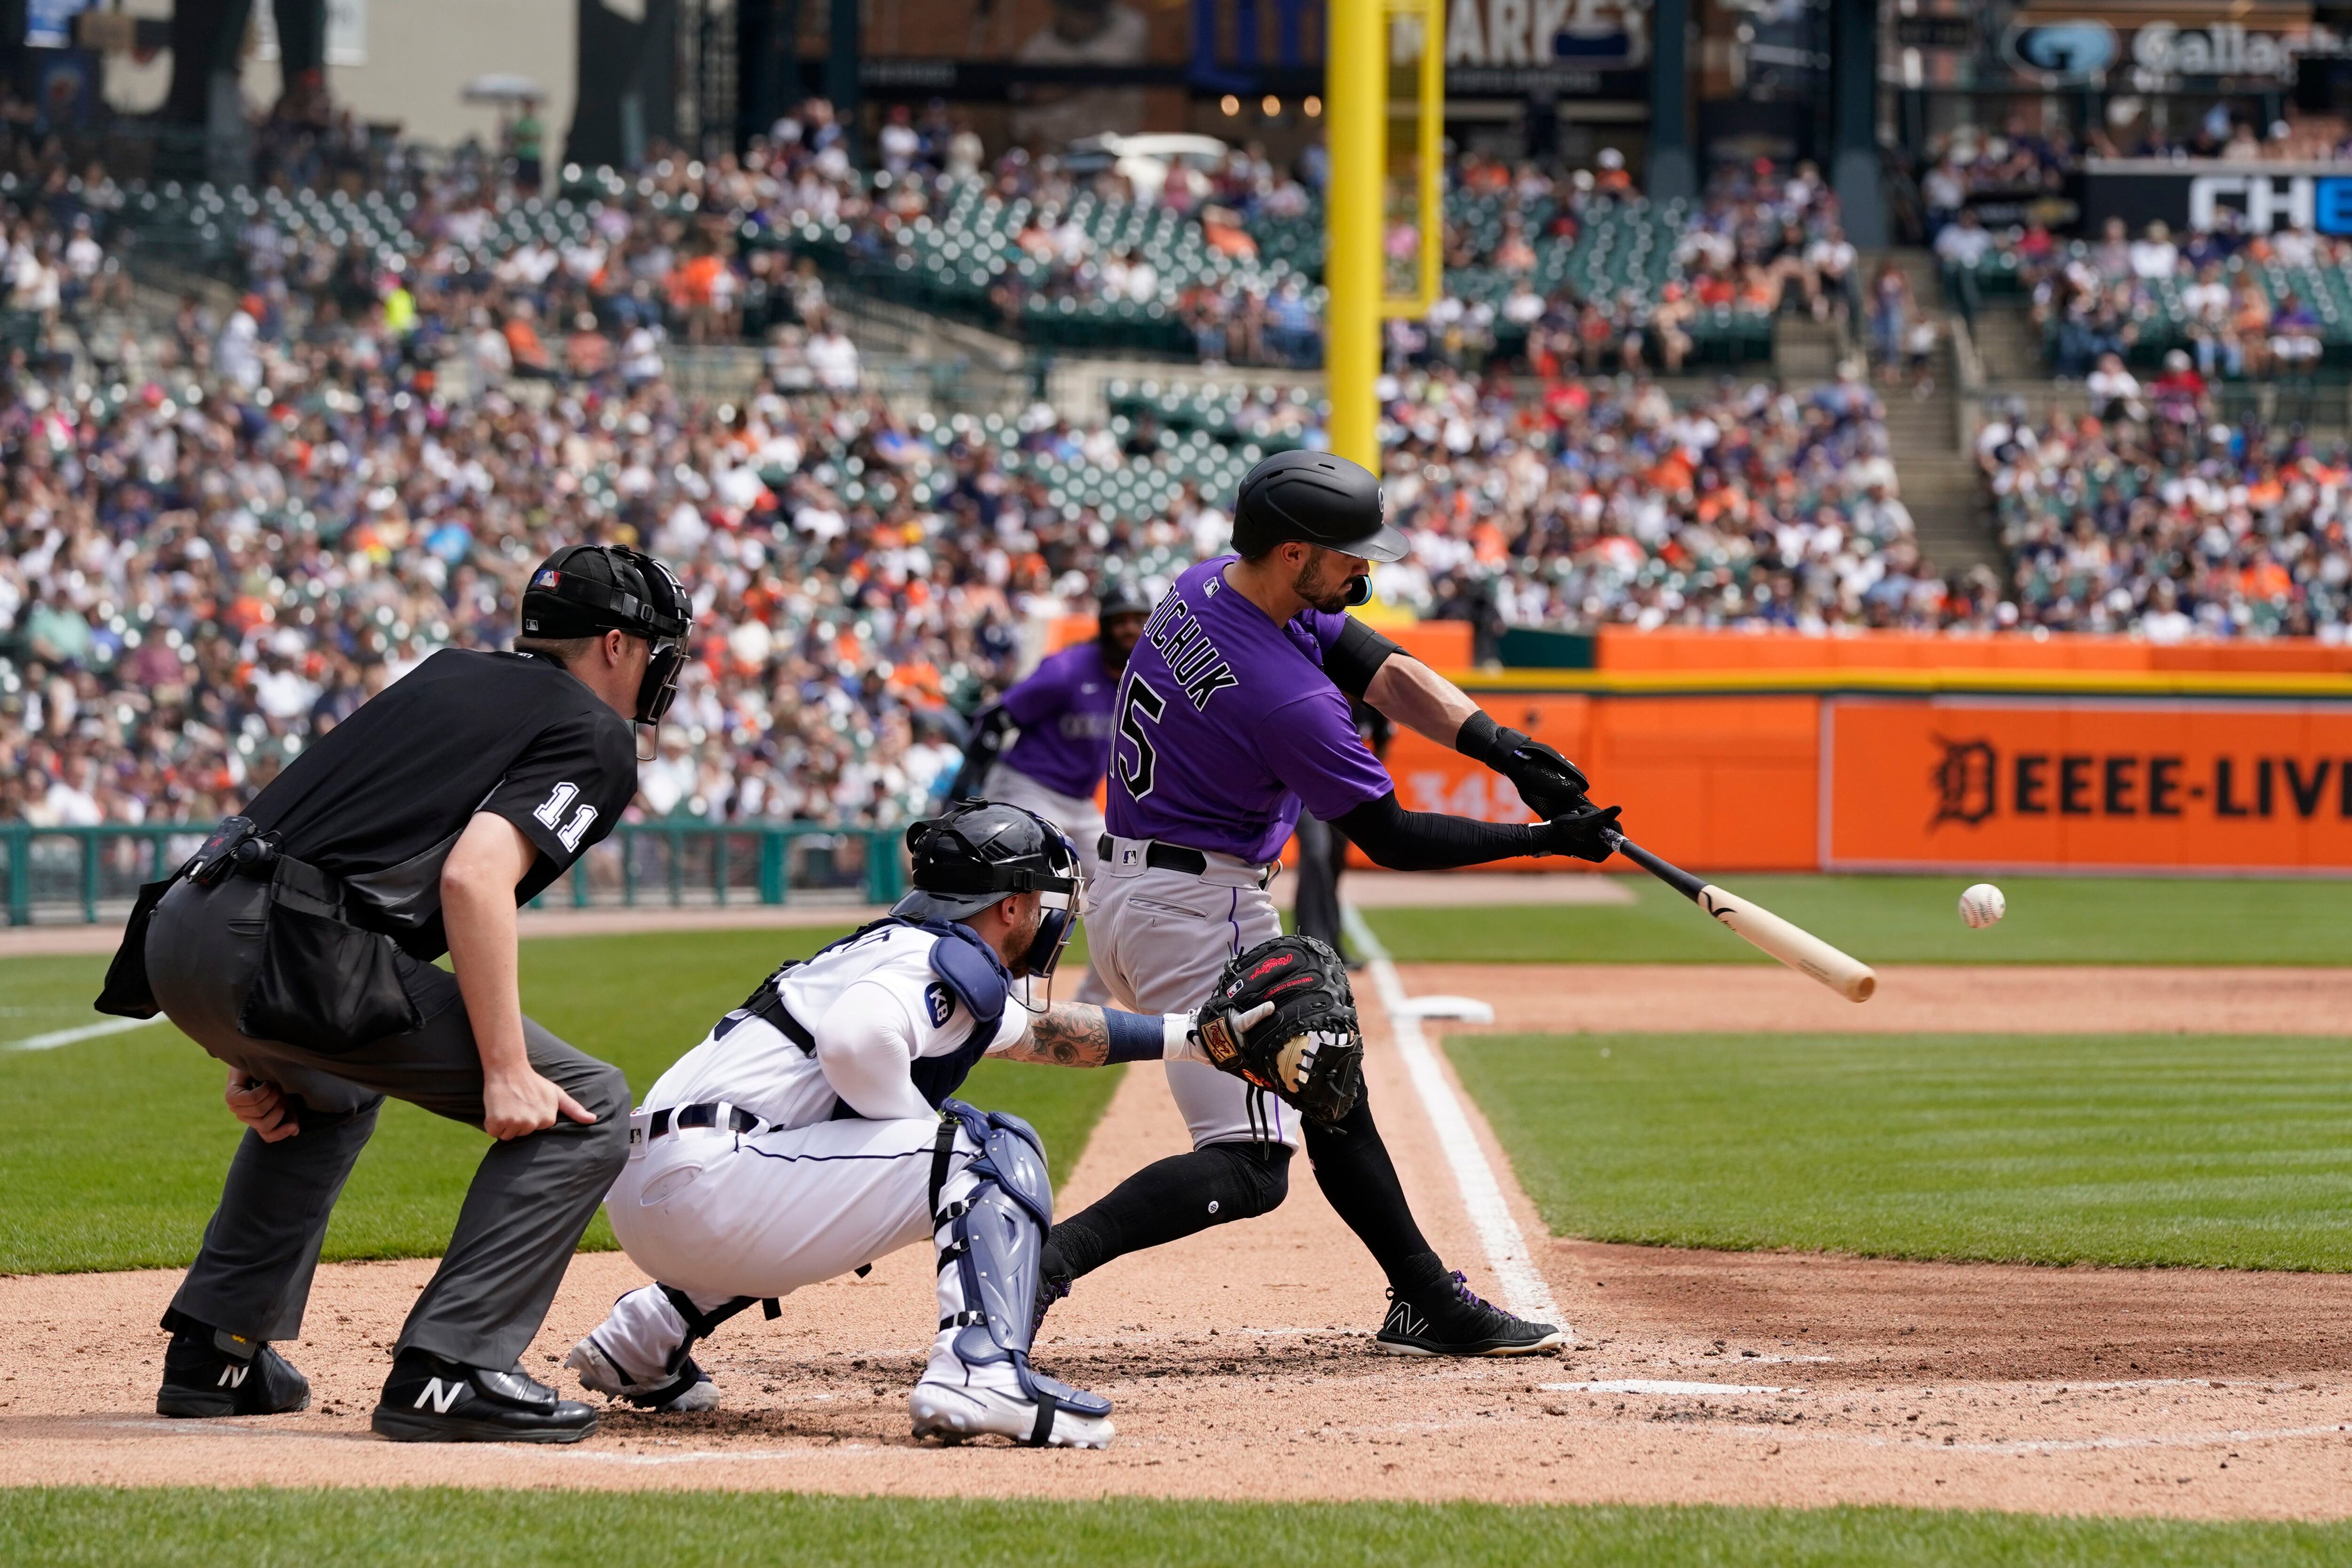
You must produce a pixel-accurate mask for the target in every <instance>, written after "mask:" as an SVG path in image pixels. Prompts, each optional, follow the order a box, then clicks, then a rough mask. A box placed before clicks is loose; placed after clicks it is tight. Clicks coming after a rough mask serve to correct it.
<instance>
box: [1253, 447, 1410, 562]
mask: <svg viewBox="0 0 2352 1568" xmlns="http://www.w3.org/2000/svg"><path fill="white" fill-rule="evenodd" d="M1382 511H1383V507H1382V504H1381V482H1380V480H1379V479H1377V478H1375V477H1374V476H1373V475H1372V474H1371V472H1370V470H1369V469H1367V468H1364V467H1362V466H1361V465H1358V464H1354V463H1350V462H1349V461H1348V459H1346V458H1344V457H1339V456H1335V455H1332V454H1331V453H1328V452H1277V453H1276V454H1275V455H1273V456H1271V457H1269V458H1267V459H1266V460H1265V462H1263V463H1260V464H1259V465H1257V466H1256V467H1255V468H1253V469H1251V470H1250V471H1249V473H1248V474H1247V476H1244V478H1243V480H1242V488H1241V496H1240V498H1239V499H1238V500H1236V501H1235V502H1234V549H1237V550H1239V551H1240V552H1241V553H1242V555H1243V556H1244V558H1246V559H1253V560H1254V559H1256V558H1257V557H1259V556H1262V555H1264V554H1265V552H1266V551H1268V550H1270V549H1273V548H1274V547H1275V546H1276V545H1278V544H1282V543H1285V542H1286V541H1288V540H1291V539H1298V540H1301V541H1303V542H1305V543H1307V544H1310V545H1321V546H1323V547H1324V548H1325V549H1336V550H1341V551H1344V552H1346V553H1347V554H1349V555H1352V556H1361V557H1362V558H1363V559H1366V560H1402V559H1404V558H1405V554H1406V552H1407V551H1408V550H1410V549H1412V545H1411V543H1410V542H1409V541H1408V540H1407V539H1406V538H1405V537H1404V533H1403V530H1402V529H1400V528H1394V527H1392V526H1391V525H1390V524H1389V522H1388V521H1387V519H1386V518H1385V517H1383V516H1382Z"/></svg>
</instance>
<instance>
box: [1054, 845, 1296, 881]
mask: <svg viewBox="0 0 2352 1568" xmlns="http://www.w3.org/2000/svg"><path fill="white" fill-rule="evenodd" d="M1117 853H1118V840H1117V839H1116V838H1115V837H1113V836H1112V835H1111V834H1109V833H1105V834H1104V835H1103V836H1102V837H1101V838H1099V839H1097V840H1096V841H1095V854H1096V855H1097V857H1098V858H1099V859H1100V860H1101V861H1102V862H1103V863H1104V864H1105V865H1108V864H1110V863H1111V857H1112V856H1113V855H1115V854H1117ZM1233 858H1234V857H1232V856H1228V855H1219V856H1218V857H1217V861H1216V863H1212V862H1210V860H1209V857H1208V856H1207V855H1205V854H1203V853H1202V852H1200V851H1199V850H1192V849H1186V848H1185V847H1184V846H1183V845H1182V844H1167V843H1162V842H1160V841H1159V840H1158V839H1150V840H1147V841H1145V843H1144V848H1143V863H1144V864H1145V865H1147V866H1149V867H1150V868H1151V869H1152V870H1154V871H1172V872H1180V873H1182V874H1184V875H1186V876H1197V877H1201V878H1203V879H1205V880H1207V881H1209V882H1213V883H1216V884H1217V885H1218V886H1221V887H1228V886H1230V887H1261V888H1262V887H1265V886H1266V885H1267V884H1268V883H1272V882H1273V881H1274V879H1275V877H1276V875H1277V874H1279V873H1280V872H1281V870H1282V864H1281V862H1278V861H1277V862H1274V863H1273V864H1271V865H1265V866H1255V865H1249V864H1247V863H1244V864H1242V865H1240V866H1238V867H1234V868H1233V869H1230V870H1229V869H1228V865H1229V863H1230V862H1231V861H1232V860H1233Z"/></svg>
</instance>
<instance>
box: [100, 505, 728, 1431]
mask: <svg viewBox="0 0 2352 1568" xmlns="http://www.w3.org/2000/svg"><path fill="white" fill-rule="evenodd" d="M690 614H691V610H690V606H689V604H688V601H687V599H686V596H685V595H684V593H683V592H682V591H680V590H679V587H678V584H677V580H676V579H675V578H674V577H672V576H671V574H670V572H669V570H668V569H667V568H666V567H664V566H663V565H662V564H661V563H660V562H659V561H657V560H655V559H652V558H651V557H649V556H645V555H640V554H638V553H637V552H635V551H634V550H629V549H620V548H618V547H614V546H590V545H578V546H572V547H571V548H568V549H562V550H559V551H557V552H556V553H555V554H554V555H552V556H551V557H549V558H548V559H547V560H546V561H545V562H544V563H543V564H542V565H541V567H540V568H539V569H538V570H536V571H535V572H533V573H532V574H531V578H530V584H529V586H528V588H527V589H526V590H525V591H524V594H523V600H522V630H521V635H520V636H519V637H518V638H517V639H516V642H515V651H514V652H513V653H479V652H470V651H461V650H457V649H446V650H444V651H442V652H440V653H436V654H434V655H433V656H432V657H431V658H429V659H427V660H426V661H425V663H424V664H420V665H419V666H417V668H416V669H415V670H414V671H413V672H411V673H410V674H407V675H405V676H404V677H403V678H402V679H400V680H399V681H397V682H395V683H394V685H391V686H390V687H388V688H387V689H386V690H385V691H384V692H383V694H382V695H378V696H376V697H375V698H374V699H373V700H372V701H370V702H368V703H367V704H366V705H364V706H362V707H361V708H360V709H359V711H358V712H356V713H354V714H353V715H352V716H351V718H350V719H349V720H347V721H346V722H344V723H343V724H341V725H340V726H338V727H336V728H335V729H333V730H332V731H331V732H330V733H329V734H328V735H327V736H326V737H324V738H323V739H321V740H320V742H319V744H318V745H317V746H316V747H313V748H311V749H310V750H309V751H307V752H305V753H303V754H302V755H301V756H300V757H299V758H296V759H295V761H294V762H293V764H292V765H291V766H289V768H287V769H286V770H285V772H283V773H282V774H280V775H279V776H278V778H277V779H275V780H273V781H272V782H271V783H270V784H269V786H268V788H267V789H264V790H262V792H261V793H260V795H259V796H258V797H257V798H256V799H255V800H254V801H253V802H252V804H251V805H250V806H248V807H247V815H246V816H244V817H232V818H230V819H229V820H228V821H226V822H224V823H222V824H221V827H220V828H219V829H218V830H217V831H215V833H214V834H213V836H212V838H211V839H209V840H207V841H206V842H205V847H204V849H203V850H202V851H200V852H198V854H197V856H196V857H195V858H194V860H192V861H191V862H189V863H188V864H187V865H186V866H184V867H183V868H182V869H181V871H180V873H179V874H178V875H177V876H175V877H174V878H173V880H172V881H171V882H170V883H160V884H155V885H152V886H151V887H149V888H147V889H143V890H142V899H141V903H140V906H139V908H138V909H137V910H135V911H134V913H133V915H132V919H131V928H130V930H129V931H128V932H127V933H126V934H125V939H124V942H123V949H122V952H121V954H119V955H118V956H116V959H115V964H114V967H113V968H112V969H111V970H110V972H109V975H108V977H107V995H106V996H104V997H101V998H100V1004H99V1005H100V1008H101V1009H104V1010H107V1011H111V1012H128V1013H131V1014H133V1015H139V1014H141V1013H142V1011H143V1013H144V1015H145V1016H152V1014H153V1013H154V1011H156V1010H158V1009H160V1010H162V1011H163V1012H164V1013H166V1014H168V1015H169V1016H170V1018H171V1019H172V1021H173V1023H175V1024H177V1025H178V1026H179V1027H180V1028H181V1029H182V1030H185V1031H186V1032H187V1034H188V1035H189V1036H190V1037H191V1038H193V1039H194V1040H196V1041H197V1042H198V1043H199V1044H201V1045H202V1046H203V1047H204V1048H205V1050H206V1051H210V1052H211V1053H212V1054H213V1055H214V1056H216V1057H218V1058H219V1059H220V1060H221V1061H225V1062H226V1063H227V1064H228V1088H227V1091H226V1098H227V1101H228V1105H229V1109H230V1110H231V1111H233V1112H235V1113H236V1116H237V1119H238V1120H240V1121H242V1122H244V1123H245V1124H246V1128H247V1130H246V1134H245V1138H244V1141H243V1142H242V1143H241V1144H239V1145H238V1146H237V1151H236V1157H235V1159H234V1160H233V1161H231V1163H230V1166H229V1172H228V1180H227V1183H226V1186H225V1187H224V1188H223V1190H222V1193H221V1203H220V1207H219V1208H218V1209H217V1210H216V1211H215V1213H214V1215H213V1218H212V1222H211V1224H209V1225H208V1226H206V1227H205V1239H204V1247H203V1249H202V1250H201V1251H200V1252H198V1254H197V1255H196V1260H195V1262H194V1265H193V1266H191V1267H190V1268H189V1270H188V1274H187V1278H186V1279H185V1280H184V1281H182V1283H181V1286H180V1291H179V1294H178V1295H177V1296H175V1297H174V1298H173V1301H172V1306H171V1310H170V1311H169V1312H166V1313H164V1315H163V1326H164V1327H165V1328H167V1329H169V1330H171V1331H172V1335H173V1338H172V1343H171V1346H170V1349H169V1350H168V1351H167V1353H166V1354H165V1356H164V1360H163V1391H162V1393H160V1394H159V1395H158V1396H156V1401H155V1407H156V1409H157V1410H159V1411H160V1412H162V1413H163V1414H164V1415H166V1416H227V1415H266V1414H272V1413H276V1412H279V1411H288V1410H299V1409H301V1408H302V1407H303V1406H306V1405H307V1404H308V1403H309V1402H310V1385H309V1383H308V1382H307V1381H305V1380H304V1378H303V1376H302V1375H301V1374H300V1373H299V1372H297V1371H295V1370H294V1368H293V1367H292V1366H291V1365H289V1364H288V1363H287V1362H286V1360H285V1359H284V1358H283V1357H281V1356H279V1355H278V1353H277V1352H276V1351H274V1350H272V1349H271V1348H270V1343H269V1342H271V1341H273V1340H287V1339H292V1338H294V1337H295V1336H296V1335H298V1334H299V1333H300V1332H301V1327H302V1308H303V1304H304V1302H305V1301H306V1299H307V1298H308V1296H309V1294H310V1279H311V1274H312V1271H313V1270H315V1269H316V1268H317V1266H318V1261H319V1248H320V1242H321V1240H322V1239H324V1237H325V1234H326V1229H327V1217H328V1215H329V1213H330V1211H331V1209H332V1208H333V1207H334V1203H335V1198H336V1196H337V1195H338V1194H339V1193H341V1191H342V1186H343V1182H344V1179H345V1178H346V1177H347V1176H350V1175H351V1170H352V1162H354V1161H355V1160H357V1159H358V1158H359V1155H360V1150H361V1149H362V1148H363V1147H364V1146H365V1145H366V1144H367V1140H368V1135H369V1134H371V1133H373V1131H374V1130H375V1122H376V1113H377V1111H378V1109H379V1108H380V1107H381V1106H382V1105H383V1098H384V1096H385V1095H387V1094H389V1095H393V1096H395V1097H397V1098H399V1099H402V1100H405V1101H407V1102H408V1103H411V1104H413V1105H417V1106H421V1107H423V1108H424V1109H425V1110H427V1111H430V1112H432V1113H435V1114H436V1115H440V1116H446V1117H448V1118H450V1119H451V1120H453V1121H458V1122H463V1123H465V1124H467V1125H469V1126H474V1127H478V1128H480V1129H482V1130H483V1131H484V1132H486V1133H488V1134H490V1135H491V1136H492V1137H493V1138H495V1139H497V1140H498V1141H497V1142H496V1143H495V1144H493V1145H491V1146H490V1149H489V1152H488V1154H487V1155H484V1156H483V1159H482V1164H481V1166H480V1168H479V1169H478V1171H477V1172H476V1173H475V1176H474V1183H473V1186H472V1187H471V1188H470V1189H469V1190H468V1191H467V1195H466V1203H465V1207H464V1208H463V1209H462V1210H461V1211H460V1213H459V1215H458V1218H457V1233H456V1234H455V1235H454V1236H452V1237H451V1238H450V1240H449V1248H448V1251H447V1253H446V1256H444V1257H443V1259H442V1260H441V1266H440V1268H439V1269H438V1270H436V1272H435V1274H434V1276H433V1280H432V1282H431V1283H430V1284H428V1285H427V1286H426V1287H425V1291H424V1293H423V1294H422V1295H421V1296H419V1297H418V1298H417V1301H416V1305H415V1309H414V1310H413V1311H412V1312H410V1313H409V1314H408V1322H407V1324H406V1325H405V1326H404V1328H403V1329H402V1330H401V1334H400V1340H399V1343H398V1344H397V1346H396V1347H395V1352H394V1360H393V1368H392V1375H391V1376H390V1378H389V1379H388V1380H387V1381H386V1382H385V1384H384V1386H383V1400H382V1403H380V1404H379V1405H378V1406H376V1409H375V1416H374V1419H373V1427H374V1428H375V1430H376V1431H377V1432H379V1433H381V1434H383V1436H384V1437H390V1438H393V1439H395V1440H397V1441H404V1442H470V1441H499V1440H510V1441H522V1442H558V1443H563V1442H574V1441H577V1440H578V1439H580V1438H582V1437H586V1436H587V1435H588V1433H589V1432H590V1431H592V1430H593V1429H594V1427H595V1424H596V1416H595V1413H594V1412H593V1410H591V1409H590V1408H589V1407H588V1406H585V1405H582V1404H579V1403H576V1402H574V1401H571V1400H563V1399H558V1398H557V1397H556V1396H555V1392H554V1390H552V1389H551V1388H548V1387H547V1386H545V1385H542V1384H541V1383H538V1382H536V1381H534V1380H533V1379H532V1378H530V1376H528V1375H525V1373H524V1372H523V1370H522V1367H521V1365H520V1362H519V1361H518V1359H517V1358H518V1357H519V1356H520V1354H522V1351H523V1349H524V1347H525V1346H526V1345H528V1344H529V1343H530V1339H531V1336H532V1335H533V1334H535V1333H538V1331H539V1326H540V1323H541V1321H542V1320H543V1319H544V1318H545V1316H546V1313H547V1307H548V1303H549V1301H551V1300H552V1299H553V1297H554V1295H555V1288H556V1286H557V1284H558V1283H559V1282H560V1281H562V1277H563V1270H564V1269H565V1267H566V1265H567V1264H568V1263H569V1262H570V1260H571V1258H572V1249H574V1248H575V1247H576V1246H577V1245H578V1244H579V1241H580V1237H581V1233H582V1232H583V1230H585V1229H586V1228H587V1225H588V1220H589V1218H590V1217H591V1216H592V1215H593V1214H594V1213H595V1211H596V1206H597V1204H598V1203H599V1202H600V1201H602V1199H603V1198H604V1192H605V1189H606V1188H607V1187H609V1186H611V1185H612V1182H613V1178H614V1176H616V1175H618V1174H619V1172H620V1169H621V1166H622V1165H623V1163H624V1161H625V1158H626V1155H627V1139H628V1108H629V1100H628V1092H629V1091H628V1084H627V1082H626V1081H625V1079H624V1078H623V1077H622V1075H621V1073H620V1071H619V1070H618V1069H616V1068H614V1067H611V1066H609V1065H607V1064H606V1063H604V1062H602V1061H596V1060H594V1059H593V1058H592V1057H589V1056H586V1055H584V1054H583V1053H582V1052H580V1051H576V1050H574V1049H573V1048H572V1047H571V1046H569V1045H566V1044H565V1043H564V1042H563V1041H562V1040H558V1039H556V1038H555V1036H553V1035H551V1034H550V1033H549V1032H548V1031H547V1030H544V1029H541V1027H540V1026H539V1025H538V1024H536V1023H533V1022H532V1021H531V1020H530V1019H527V1018H525V1017H523V1016H522V1009H521V1003H520V994H519V992H518V990H517V986H516V950H515V949H516V944H515V909H516V907H517V906H518V905H520V904H522V903H523V902H524V901H526V900H528V899H530V897H532V896H533V895H534V894H538V893H539V892H540V891H541V889H542V888H545V887H546V886H548V885H549V884H550V883H552V882H554V881H555V879H556V878H557V877H558V876H560V875H561V874H562V873H563V872H564V870H565V869H566V868H568V867H569V866H570V865H571V864H572V862H574V861H576V860H577V859H578V858H579V857H580V856H581V855H582V854H583V853H584V852H586V850H587V849H588V846H589V845H591V844H593V843H595V842H596V841H598V840H600V839H602V838H604V835H605V834H606V833H607V832H609V831H611V830H612V827H613V824H614V822H616V821H619V820H620V815H621V812H622V811H623V810H625V808H626V807H627V806H628V804H629V801H630V800H631V799H632V798H633V797H634V796H635V792H636V747H635V740H634V731H633V730H632V729H631V728H630V724H631V722H632V721H634V722H635V723H637V724H645V725H651V724H655V723H656V722H658V721H659V719H660V718H661V716H662V714H663V712H664V711H665V710H666V709H667V707H668V706H669V703H670V698H671V696H672V695H673V693H674V691H675V688H676V683H677V672H678V667H679V665H680V664H682V663H683V662H684V659H685V638H686V634H687V632H688V624H689V617H690ZM142 932H143V943H142ZM445 952H446V953H447V954H448V955H449V956H450V958H451V961H452V963H453V964H454V966H455V969H456V972H455V974H452V973H450V972H448V971H446V970H444V969H441V968H438V967H436V966H435V965H434V963H433V960H434V959H436V958H437V957H439V956H441V955H442V954H443V953H445ZM142 957H143V960H144V973H143V974H142V973H141V962H140V961H141V959H142Z"/></svg>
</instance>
